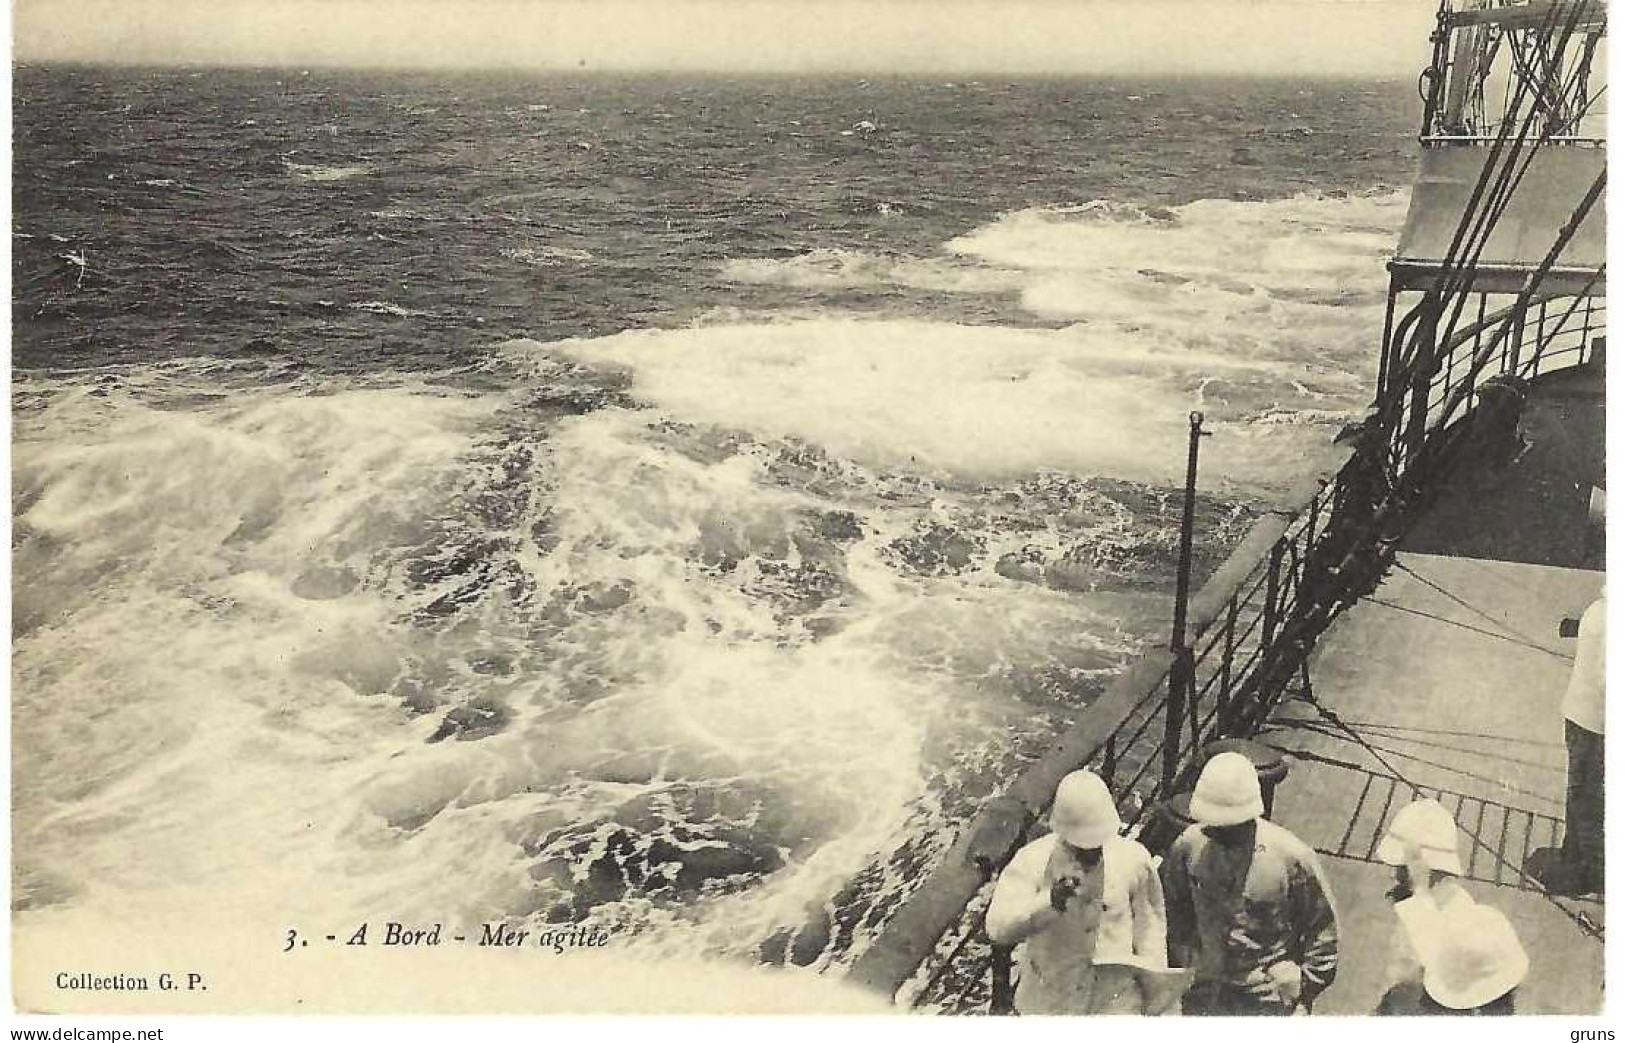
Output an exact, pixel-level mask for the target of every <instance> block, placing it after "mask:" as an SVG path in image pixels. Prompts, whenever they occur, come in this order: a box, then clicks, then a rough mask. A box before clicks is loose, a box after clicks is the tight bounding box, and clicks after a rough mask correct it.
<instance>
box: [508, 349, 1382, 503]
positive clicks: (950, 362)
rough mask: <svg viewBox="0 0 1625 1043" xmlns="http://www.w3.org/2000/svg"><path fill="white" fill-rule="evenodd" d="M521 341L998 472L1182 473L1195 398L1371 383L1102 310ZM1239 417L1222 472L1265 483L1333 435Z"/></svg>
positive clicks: (1202, 404) (774, 421) (659, 383)
mask: <svg viewBox="0 0 1625 1043" xmlns="http://www.w3.org/2000/svg"><path fill="white" fill-rule="evenodd" d="M512 350H513V351H514V352H515V353H517V354H520V355H523V354H525V353H529V352H542V353H544V354H547V353H552V352H560V353H563V354H564V355H566V356H568V357H569V358H572V359H575V360H577V361H581V362H587V363H591V364H595V365H608V366H617V367H624V368H625V369H627V370H628V371H629V372H630V373H631V374H632V377H633V393H634V394H635V395H637V396H638V397H640V398H643V399H645V400H647V401H649V402H651V403H653V404H654V405H655V406H657V407H658V408H659V409H661V410H662V411H664V412H666V413H668V414H669V415H671V416H674V417H677V418H680V419H683V420H687V421H694V422H701V423H709V424H717V425H721V426H724V427H730V428H737V429H740V430H745V431H751V432H754V433H757V434H767V435H771V436H776V437H794V438H800V439H804V440H807V441H809V442H812V443H815V444H817V445H818V446H820V447H822V448H824V449H826V450H827V451H829V452H831V453H833V454H835V455H837V456H841V457H846V458H850V459H854V460H859V461H863V462H866V463H869V464H872V465H874V466H879V467H903V468H917V469H919V470H922V471H928V472H939V473H940V472H947V473H952V474H960V475H974V476H980V477H999V476H1004V477H1008V476H1013V475H1021V474H1027V473H1031V472H1032V471H1035V470H1041V469H1055V470H1062V471H1068V472H1073V473H1082V474H1101V475H1111V476H1115V477H1119V478H1128V479H1133V480H1140V481H1145V482H1151V483H1158V484H1166V483H1169V482H1171V481H1172V479H1173V477H1174V476H1175V474H1176V472H1177V471H1178V470H1179V468H1181V467H1183V460H1184V455H1183V451H1182V446H1183V444H1184V438H1185V428H1186V420H1185V416H1186V413H1187V412H1188V411H1189V410H1191V409H1193V408H1202V409H1206V410H1208V411H1209V412H1210V413H1211V414H1212V416H1213V419H1214V421H1215V423H1218V424H1236V425H1241V426H1244V424H1243V421H1242V418H1243V417H1244V416H1245V415H1246V414H1248V413H1251V412H1254V411H1256V410H1257V409H1259V408H1263V407H1265V406H1268V405H1270V404H1272V403H1274V402H1276V401H1278V400H1280V399H1281V398H1282V397H1290V398H1292V399H1294V400H1295V399H1296V398H1297V397H1298V394H1297V392H1296V391H1295V390H1294V382H1299V383H1304V382H1308V383H1314V384H1317V385H1320V386H1322V387H1324V388H1325V389H1326V390H1327V391H1328V392H1329V393H1333V394H1337V395H1339V396H1347V401H1348V403H1349V406H1350V408H1353V407H1354V406H1355V405H1356V404H1357V396H1358V394H1359V393H1360V390H1361V384H1360V382H1359V381H1358V379H1354V378H1351V377H1349V376H1346V375H1343V374H1338V373H1335V372H1320V371H1318V368H1317V367H1316V366H1315V365H1314V364H1312V363H1306V362H1303V361H1298V360H1293V359H1284V360H1283V359H1281V358H1278V357H1272V356H1274V355H1276V354H1277V353H1275V352H1269V353H1267V354H1265V355H1264V356H1263V357H1254V358H1248V357H1245V356H1237V355H1232V354H1224V353H1220V352H1218V351H1211V350H1199V349H1193V348H1192V347H1191V346H1189V345H1185V344H1170V343H1167V342H1165V341H1159V340H1158V339H1157V338H1148V337H1144V336H1137V335H1135V334H1133V333H1125V332H1124V331H1122V330H1120V329H1117V328H1114V327H1110V326H1094V325H1079V326H1073V327H1069V328H1066V329H1062V330H1021V329H1010V328H1005V327H995V326H964V325H955V324H950V323H937V322H924V321H864V320H856V319H835V318H829V319H822V320H807V321H802V322H794V323H774V324H762V325H745V326H721V327H705V328H699V329H688V330H674V331H635V332H630V333H624V334H619V335H616V336H613V337H607V338H602V339H598V340H578V341H567V342H563V343H561V344H556V345H551V346H548V347H543V346H540V345H536V344H533V343H530V344H519V345H516V346H514V348H513V349H512ZM1236 433H1237V435H1238V436H1239V437H1237V438H1232V439H1215V440H1214V443H1213V444H1212V445H1211V446H1210V447H1209V448H1208V449H1207V450H1206V452H1207V460H1208V465H1207V466H1208V472H1207V473H1208V474H1210V475H1211V476H1212V477H1213V478H1214V479H1221V478H1223V479H1228V480H1230V481H1234V482H1242V483H1246V484H1249V485H1254V486H1264V487H1270V486H1275V485H1279V484H1284V483H1287V482H1289V481H1290V476H1292V475H1299V474H1301V473H1302V471H1303V467H1304V466H1305V458H1304V456H1303V455H1302V454H1304V453H1305V452H1309V451H1310V450H1311V448H1312V445H1313V443H1314V441H1315V440H1316V437H1318V436H1321V435H1323V432H1318V433H1305V432H1295V431H1280V430H1273V431H1272V432H1269V433H1266V432H1264V431H1247V430H1242V429H1241V428H1240V427H1238V428H1237V431H1236ZM1304 434H1310V435H1311V436H1312V437H1300V436H1301V435H1304ZM1266 443H1269V444H1266Z"/></svg>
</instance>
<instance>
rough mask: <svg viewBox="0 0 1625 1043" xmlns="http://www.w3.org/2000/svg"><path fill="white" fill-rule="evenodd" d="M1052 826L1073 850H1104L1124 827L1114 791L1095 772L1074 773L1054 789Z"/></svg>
mask: <svg viewBox="0 0 1625 1043" xmlns="http://www.w3.org/2000/svg"><path fill="white" fill-rule="evenodd" d="M1049 826H1050V829H1052V830H1054V832H1055V835H1056V836H1058V837H1060V838H1061V839H1062V840H1064V841H1066V842H1067V843H1068V844H1071V845H1073V846H1074V847H1082V848H1091V847H1101V846H1103V845H1104V844H1105V843H1106V841H1108V840H1110V839H1111V838H1112V837H1114V836H1116V835H1117V834H1118V831H1120V830H1121V829H1122V828H1123V820H1122V819H1120V818H1118V817H1117V805H1116V803H1115V802H1114V801H1113V800H1112V794H1111V791H1110V790H1108V789H1107V788H1106V784H1105V783H1104V782H1102V781H1100V776H1099V775H1096V774H1095V773H1094V772H1092V771H1075V772H1073V773H1072V774H1070V775H1068V776H1067V777H1066V778H1064V779H1062V780H1061V784H1060V785H1059V786H1057V787H1056V788H1055V806H1054V807H1052V808H1051V809H1050V813H1049Z"/></svg>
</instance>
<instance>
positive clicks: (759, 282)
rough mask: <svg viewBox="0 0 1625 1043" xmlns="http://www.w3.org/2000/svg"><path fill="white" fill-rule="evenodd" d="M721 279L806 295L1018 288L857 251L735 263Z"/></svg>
mask: <svg viewBox="0 0 1625 1043" xmlns="http://www.w3.org/2000/svg"><path fill="white" fill-rule="evenodd" d="M722 277H723V278H724V279H727V280H728V281H730V282H736V283H743V284H748V285H756V286H793V287H797V288H799V289H809V290H846V289H875V288H883V287H888V286H900V287H906V288H908V289H914V290H926V291H934V292H942V293H1000V292H1007V291H1013V290H1016V289H1018V288H1020V286H1021V285H1022V281H1021V273H1020V272H1017V271H1014V270H1010V269H1000V268H994V267H989V266H987V265H983V264H979V263H975V262H974V261H973V262H965V261H960V260H957V259H955V258H951V257H926V258H921V257H897V256H884V255H880V254H873V253H868V252H866V251H863V250H839V249H820V250H812V251H809V252H808V253H804V254H799V255H797V256H795V257H790V258H785V259H737V260H730V261H727V262H725V263H724V264H723V267H722Z"/></svg>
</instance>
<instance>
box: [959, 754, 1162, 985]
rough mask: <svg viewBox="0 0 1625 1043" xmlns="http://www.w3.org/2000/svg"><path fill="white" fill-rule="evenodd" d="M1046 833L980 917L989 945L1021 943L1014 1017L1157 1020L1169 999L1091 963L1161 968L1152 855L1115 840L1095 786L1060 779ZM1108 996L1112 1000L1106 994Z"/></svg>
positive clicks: (1109, 809) (1085, 779)
mask: <svg viewBox="0 0 1625 1043" xmlns="http://www.w3.org/2000/svg"><path fill="white" fill-rule="evenodd" d="M1049 821H1050V830H1051V831H1050V832H1049V833H1048V834H1046V835H1044V836H1042V837H1040V838H1038V839H1037V840H1034V841H1032V842H1031V843H1029V844H1027V845H1026V846H1024V847H1023V848H1022V849H1021V850H1020V851H1018V852H1016V856H1015V858H1013V859H1011V860H1010V864H1009V865H1008V866H1006V867H1005V869H1004V872H1003V873H1001V874H1000V875H999V881H998V883H997V884H996V885H995V886H994V889H993V899H992V901H991V903H990V904H989V905H988V909H987V933H988V937H990V938H992V939H993V941H994V942H996V943H998V944H1000V945H1015V944H1018V943H1025V945H1024V947H1023V950H1024V951H1023V952H1022V954H1021V957H1020V961H1019V967H1020V972H1019V973H1020V980H1019V982H1018V983H1017V985H1016V996H1015V1005H1016V1010H1017V1011H1018V1012H1019V1013H1022V1014H1090V1013H1105V1012H1107V1011H1108V1010H1111V1011H1118V1012H1124V1013H1127V1012H1133V1013H1162V1009H1163V1008H1166V1007H1167V1006H1171V1004H1172V1002H1173V1000H1174V999H1177V995H1171V996H1170V995H1150V994H1148V993H1155V992H1158V991H1160V990H1156V989H1154V988H1153V989H1142V988H1141V987H1140V981H1141V979H1140V978H1138V977H1136V976H1133V975H1130V976H1129V977H1130V978H1132V979H1133V980H1132V981H1130V982H1129V986H1130V988H1129V990H1128V991H1129V992H1130V993H1131V995H1128V996H1125V994H1124V990H1123V989H1122V988H1121V987H1120V986H1121V985H1122V984H1123V983H1122V982H1119V981H1115V980H1114V981H1113V982H1112V983H1111V985H1110V987H1109V988H1108V987H1107V985H1106V981H1105V979H1107V978H1109V977H1112V975H1113V974H1114V973H1115V972H1101V971H1099V970H1098V969H1097V965H1098V964H1107V963H1111V964H1114V965H1117V966H1132V967H1138V968H1144V969H1146V970H1148V971H1150V972H1151V975H1152V980H1154V979H1155V972H1156V971H1157V970H1158V969H1160V968H1165V967H1166V966H1167V933H1166V926H1165V919H1164V915H1163V908H1162V886H1161V884H1160V882H1159V881H1158V879H1157V873H1156V869H1155V868H1154V866H1153V864H1152V862H1151V855H1150V853H1149V852H1148V851H1146V849H1145V848H1144V847H1142V846H1140V844H1139V843H1137V842H1136V841H1133V840H1129V839H1128V838H1126V837H1124V836H1121V835H1120V831H1121V830H1122V828H1123V823H1122V820H1121V819H1120V818H1119V817H1118V814H1117V806H1116V804H1115V802H1114V801H1113V800H1112V795H1111V792H1110V791H1109V790H1108V789H1107V788H1106V784H1105V783H1104V782H1102V781H1101V779H1100V777H1099V776H1097V775H1095V774H1094V773H1093V772H1089V771H1075V772H1073V773H1072V774H1070V775H1068V776H1067V777H1066V778H1064V779H1062V780H1061V784H1060V786H1059V787H1057V789H1056V791H1055V802H1054V804H1053V805H1052V807H1051V810H1050V819H1049ZM1107 993H1110V995H1107Z"/></svg>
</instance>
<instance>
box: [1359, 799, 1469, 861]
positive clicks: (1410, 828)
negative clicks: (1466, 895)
mask: <svg viewBox="0 0 1625 1043" xmlns="http://www.w3.org/2000/svg"><path fill="white" fill-rule="evenodd" d="M1411 848H1415V849H1417V850H1419V851H1420V852H1421V854H1422V862H1423V864H1424V865H1426V866H1427V867H1428V868H1429V869H1437V870H1439V871H1440V872H1442V873H1449V874H1451V875H1452V876H1460V875H1461V852H1460V848H1459V846H1458V834H1457V831H1456V820H1455V819H1454V818H1451V817H1450V812H1448V811H1446V810H1445V807H1444V805H1443V804H1440V803H1439V802H1438V801H1436V800H1431V799H1428V798H1425V797H1424V798H1423V799H1421V800H1415V801H1412V802H1411V803H1409V804H1407V805H1405V806H1404V807H1402V808H1400V809H1399V814H1397V815H1395V816H1394V821H1393V824H1392V825H1390V826H1389V827H1388V834H1387V835H1386V836H1384V837H1383V838H1382V842H1381V843H1380V844H1378V845H1377V857H1378V858H1380V859H1382V860H1383V861H1384V862H1386V863H1388V864H1389V865H1391V866H1402V865H1404V864H1405V862H1406V861H1407V859H1406V852H1407V851H1408V850H1409V849H1411Z"/></svg>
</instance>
